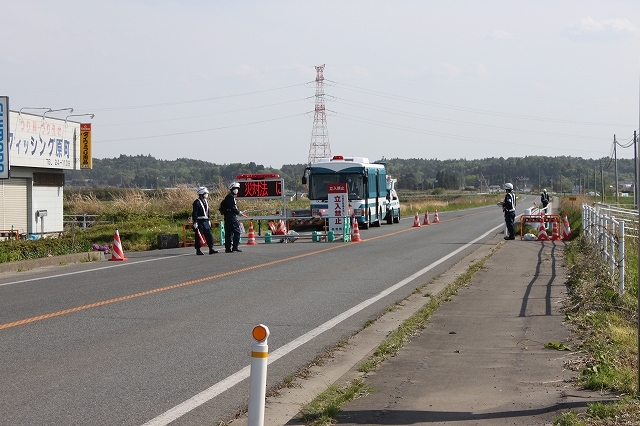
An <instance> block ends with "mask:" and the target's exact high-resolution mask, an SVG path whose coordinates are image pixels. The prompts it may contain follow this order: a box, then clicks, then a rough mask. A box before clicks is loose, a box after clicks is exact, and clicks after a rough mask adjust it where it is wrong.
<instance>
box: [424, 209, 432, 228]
mask: <svg viewBox="0 0 640 426" xmlns="http://www.w3.org/2000/svg"><path fill="white" fill-rule="evenodd" d="M422 224H423V225H431V222H429V210H427V211H426V212H424V222H422Z"/></svg>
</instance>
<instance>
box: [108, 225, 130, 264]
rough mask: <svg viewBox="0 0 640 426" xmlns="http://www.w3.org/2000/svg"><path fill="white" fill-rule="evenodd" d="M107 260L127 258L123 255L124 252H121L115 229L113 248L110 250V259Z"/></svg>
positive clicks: (118, 237) (118, 235)
mask: <svg viewBox="0 0 640 426" xmlns="http://www.w3.org/2000/svg"><path fill="white" fill-rule="evenodd" d="M109 260H128V259H127V258H126V257H124V253H123V252H122V244H120V234H119V233H118V230H117V229H116V233H115V235H114V236H113V248H112V250H111V259H109Z"/></svg>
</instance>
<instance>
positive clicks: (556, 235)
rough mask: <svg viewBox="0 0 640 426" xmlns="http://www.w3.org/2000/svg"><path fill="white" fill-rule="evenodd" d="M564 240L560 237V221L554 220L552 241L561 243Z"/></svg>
mask: <svg viewBox="0 0 640 426" xmlns="http://www.w3.org/2000/svg"><path fill="white" fill-rule="evenodd" d="M561 239H562V238H561V237H560V226H559V225H558V219H556V218H555V217H554V218H553V228H552V231H551V241H559V240H561Z"/></svg>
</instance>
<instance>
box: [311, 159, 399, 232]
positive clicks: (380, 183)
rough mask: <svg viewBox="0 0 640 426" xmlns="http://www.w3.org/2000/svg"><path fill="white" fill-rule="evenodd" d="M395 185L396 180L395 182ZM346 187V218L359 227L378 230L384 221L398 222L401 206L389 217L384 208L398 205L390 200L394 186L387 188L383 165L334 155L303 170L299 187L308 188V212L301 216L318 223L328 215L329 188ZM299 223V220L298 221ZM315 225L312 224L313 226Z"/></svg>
mask: <svg viewBox="0 0 640 426" xmlns="http://www.w3.org/2000/svg"><path fill="white" fill-rule="evenodd" d="M394 181H395V180H394ZM335 183H345V184H346V185H347V193H348V198H349V212H348V213H349V215H350V216H352V217H353V218H355V220H357V221H358V227H359V228H362V229H367V228H369V226H380V223H381V222H382V221H383V220H385V218H388V217H391V219H390V221H389V219H387V223H393V222H394V218H397V220H398V221H399V219H400V206H399V202H398V203H397V209H395V208H392V209H391V214H389V211H388V209H387V205H389V204H393V201H397V194H396V195H395V200H393V196H390V194H391V192H393V193H395V189H394V188H393V185H394V184H395V182H393V183H392V184H391V187H389V186H388V185H389V181H388V180H387V171H386V168H385V165H384V164H381V163H371V162H369V159H368V158H365V157H344V156H341V155H336V156H333V157H331V158H320V159H318V160H317V161H316V162H315V163H311V164H309V166H307V167H306V169H305V172H304V174H303V176H302V184H303V185H307V184H308V187H309V201H310V211H309V212H308V213H307V214H304V216H307V217H310V218H311V222H310V223H315V224H317V223H318V219H322V217H323V216H327V215H328V214H329V213H328V210H327V209H328V206H329V200H328V198H329V197H328V186H329V184H335ZM300 219H302V218H300ZM314 221H315V222H314ZM396 223H397V222H396Z"/></svg>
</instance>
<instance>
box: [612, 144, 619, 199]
mask: <svg viewBox="0 0 640 426" xmlns="http://www.w3.org/2000/svg"><path fill="white" fill-rule="evenodd" d="M613 158H614V163H615V171H616V204H618V142H617V141H616V135H613Z"/></svg>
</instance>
